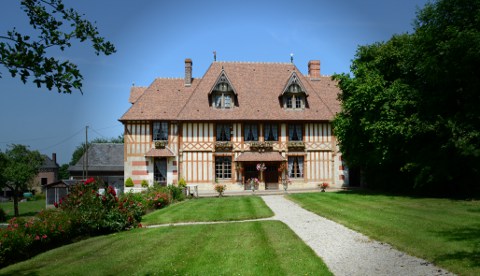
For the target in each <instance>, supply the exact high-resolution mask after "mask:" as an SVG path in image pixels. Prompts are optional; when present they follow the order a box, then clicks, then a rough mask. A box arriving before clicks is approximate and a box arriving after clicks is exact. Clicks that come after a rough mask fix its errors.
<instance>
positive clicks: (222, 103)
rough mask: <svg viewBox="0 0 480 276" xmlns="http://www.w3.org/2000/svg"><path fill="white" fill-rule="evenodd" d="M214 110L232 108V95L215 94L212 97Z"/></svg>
mask: <svg viewBox="0 0 480 276" xmlns="http://www.w3.org/2000/svg"><path fill="white" fill-rule="evenodd" d="M214 107H215V108H219V109H222V108H232V93H228V92H227V93H222V92H215V95H214Z"/></svg>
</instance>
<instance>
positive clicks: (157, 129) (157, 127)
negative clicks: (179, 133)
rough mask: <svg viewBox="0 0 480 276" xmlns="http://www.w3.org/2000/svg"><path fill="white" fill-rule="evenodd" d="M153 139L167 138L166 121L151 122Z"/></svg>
mask: <svg viewBox="0 0 480 276" xmlns="http://www.w3.org/2000/svg"><path fill="white" fill-rule="evenodd" d="M153 140H154V141H162V140H168V122H154V123H153Z"/></svg>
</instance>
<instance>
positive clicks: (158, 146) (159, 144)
mask: <svg viewBox="0 0 480 276" xmlns="http://www.w3.org/2000/svg"><path fill="white" fill-rule="evenodd" d="M167 144H168V142H167V141H155V148H156V149H164V148H165V147H166V146H167Z"/></svg>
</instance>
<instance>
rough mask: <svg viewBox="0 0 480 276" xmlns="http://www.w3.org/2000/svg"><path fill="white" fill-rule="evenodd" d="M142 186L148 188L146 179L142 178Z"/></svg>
mask: <svg viewBox="0 0 480 276" xmlns="http://www.w3.org/2000/svg"><path fill="white" fill-rule="evenodd" d="M142 188H148V181H147V180H145V179H144V180H142Z"/></svg>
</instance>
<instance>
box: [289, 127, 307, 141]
mask: <svg viewBox="0 0 480 276" xmlns="http://www.w3.org/2000/svg"><path fill="white" fill-rule="evenodd" d="M302 131H303V130H302V125H301V124H289V125H288V141H303V136H302Z"/></svg>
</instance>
